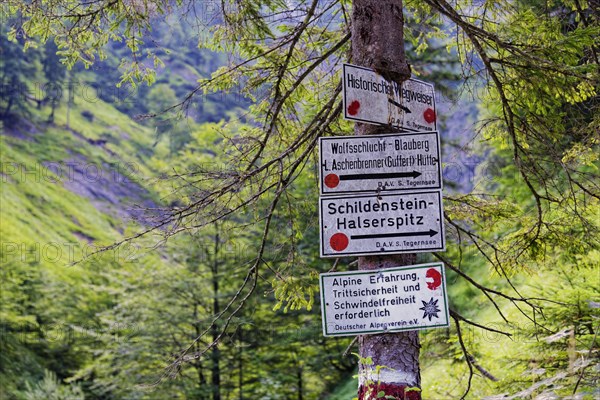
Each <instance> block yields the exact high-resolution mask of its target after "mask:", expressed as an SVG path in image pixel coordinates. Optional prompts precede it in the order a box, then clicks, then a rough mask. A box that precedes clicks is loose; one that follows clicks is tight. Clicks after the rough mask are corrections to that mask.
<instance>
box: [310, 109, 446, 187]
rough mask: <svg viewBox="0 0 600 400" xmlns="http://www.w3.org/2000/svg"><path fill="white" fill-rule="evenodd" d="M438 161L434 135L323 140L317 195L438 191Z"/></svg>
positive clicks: (439, 181)
mask: <svg viewBox="0 0 600 400" xmlns="http://www.w3.org/2000/svg"><path fill="white" fill-rule="evenodd" d="M431 112H433V111H431ZM440 157H441V155H440V139H439V134H438V132H424V133H392V134H384V135H364V136H327V137H322V138H319V164H320V169H319V172H320V175H319V181H320V183H321V184H320V189H321V194H322V195H328V194H338V193H361V192H383V191H391V190H400V191H414V190H422V189H427V190H439V189H441V188H442V179H441V178H442V166H441V162H440Z"/></svg>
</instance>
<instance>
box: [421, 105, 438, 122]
mask: <svg viewBox="0 0 600 400" xmlns="http://www.w3.org/2000/svg"><path fill="white" fill-rule="evenodd" d="M423 118H425V122H427V123H428V124H431V123H432V122H434V121H435V111H433V110H432V109H431V108H428V109H427V110H425V112H424V113H423Z"/></svg>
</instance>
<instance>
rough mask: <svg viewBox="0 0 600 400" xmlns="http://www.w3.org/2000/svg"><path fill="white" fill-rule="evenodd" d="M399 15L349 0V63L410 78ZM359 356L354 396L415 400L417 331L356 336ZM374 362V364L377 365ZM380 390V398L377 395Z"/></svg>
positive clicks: (372, 263)
mask: <svg viewBox="0 0 600 400" xmlns="http://www.w3.org/2000/svg"><path fill="white" fill-rule="evenodd" d="M403 28H404V19H403V15H402V1H401V0H354V2H353V9H352V63H353V64H356V65H361V66H364V67H369V68H373V69H375V70H376V71H377V72H378V73H380V74H381V75H383V76H384V77H385V78H386V79H389V80H393V81H395V82H397V83H401V82H403V81H405V80H406V79H408V78H410V67H409V65H408V63H407V61H406V55H405V52H404V33H403ZM354 133H355V134H356V135H368V134H376V133H390V129H389V128H386V127H381V126H376V125H368V124H360V123H357V124H356V126H355V130H354ZM415 261H416V255H415V254H401V255H395V256H375V257H359V260H358V266H359V267H358V268H359V269H360V270H372V269H380V268H391V267H397V266H401V265H411V264H414V263H415ZM358 344H359V354H360V356H361V357H363V358H366V357H371V358H372V360H373V364H372V365H363V364H361V365H360V369H359V375H360V378H359V388H358V398H359V400H371V399H376V398H385V396H394V397H395V398H397V399H403V400H404V399H411V400H418V399H420V398H421V395H420V391H419V390H408V391H407V389H408V388H419V389H420V386H421V376H420V372H419V348H420V345H419V335H418V332H417V331H411V332H402V333H393V334H381V335H362V336H359V340H358ZM378 366H379V368H377V367H378ZM382 391H383V392H384V393H385V395H383V397H380V396H378V394H380V392H382Z"/></svg>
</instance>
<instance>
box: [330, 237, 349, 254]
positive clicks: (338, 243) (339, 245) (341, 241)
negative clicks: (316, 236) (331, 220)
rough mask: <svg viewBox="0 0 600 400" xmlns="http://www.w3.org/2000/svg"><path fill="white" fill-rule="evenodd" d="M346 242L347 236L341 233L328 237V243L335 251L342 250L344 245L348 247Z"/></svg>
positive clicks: (347, 241)
mask: <svg viewBox="0 0 600 400" xmlns="http://www.w3.org/2000/svg"><path fill="white" fill-rule="evenodd" d="M348 243H349V240H348V236H346V235H344V234H343V233H336V234H334V235H333V236H332V237H331V239H329V245H330V246H331V248H332V249H333V250H335V251H342V250H344V249H345V248H346V247H348Z"/></svg>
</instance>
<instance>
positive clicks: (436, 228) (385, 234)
mask: <svg viewBox="0 0 600 400" xmlns="http://www.w3.org/2000/svg"><path fill="white" fill-rule="evenodd" d="M319 203H320V204H319V222H320V225H321V230H320V234H321V243H320V252H321V257H344V256H366V255H385V254H399V253H417V252H424V251H444V250H445V246H446V244H445V238H444V219H443V209H442V194H441V191H433V192H412V193H408V192H406V193H404V192H385V193H381V194H376V193H373V194H369V195H360V196H324V197H321V198H320V199H319Z"/></svg>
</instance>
